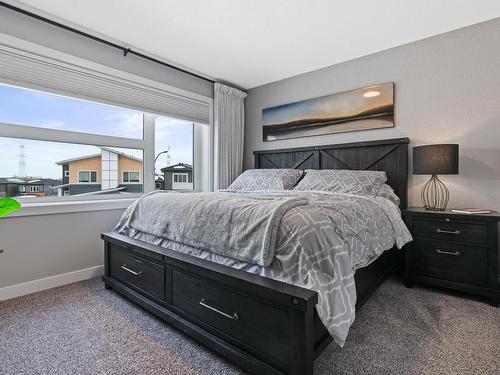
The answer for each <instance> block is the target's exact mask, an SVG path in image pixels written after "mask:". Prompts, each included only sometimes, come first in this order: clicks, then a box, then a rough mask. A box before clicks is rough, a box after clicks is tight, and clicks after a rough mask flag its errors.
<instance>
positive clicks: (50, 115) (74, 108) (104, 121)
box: [0, 85, 193, 178]
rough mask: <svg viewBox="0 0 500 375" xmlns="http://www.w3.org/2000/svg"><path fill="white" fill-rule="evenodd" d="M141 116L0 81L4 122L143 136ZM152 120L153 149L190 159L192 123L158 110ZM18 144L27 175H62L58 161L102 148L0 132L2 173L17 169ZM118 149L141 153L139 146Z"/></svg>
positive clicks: (178, 159)
mask: <svg viewBox="0 0 500 375" xmlns="http://www.w3.org/2000/svg"><path fill="white" fill-rule="evenodd" d="M142 116H143V115H142V113H141V112H138V111H132V110H128V109H123V108H118V107H113V106H109V105H104V104H99V103H93V102H88V101H83V100H77V99H72V98H67V97H63V96H57V95H51V94H46V93H41V92H37V91H31V90H27V89H21V88H17V87H12V86H5V85H0V122H4V123H11V124H19V125H30V126H36V127H44V128H51V129H60V130H71V131H78V132H86V133H95V134H103V135H113V136H119V137H126V138H135V139H141V138H142ZM155 126H156V132H155V148H156V153H159V152H160V151H163V150H166V149H167V148H168V147H169V146H170V162H171V164H176V163H181V162H182V163H188V164H192V161H193V150H192V149H193V146H192V145H193V127H192V123H191V122H189V121H185V120H179V119H173V118H168V117H163V116H158V117H157V118H156V122H155ZM21 144H22V145H24V146H25V148H24V153H25V162H26V175H27V176H34V177H45V178H61V175H62V172H61V167H60V166H58V165H56V164H55V163H56V162H57V161H59V160H64V159H71V158H75V157H80V156H85V155H92V154H97V153H99V152H100V149H98V148H97V147H95V146H92V145H89V146H85V145H76V144H66V143H55V142H44V141H33V140H26V139H12V138H1V137H0V177H11V176H14V175H18V170H19V168H18V165H19V159H20V158H19V154H20V147H19V146H20V145H21ZM119 150H120V151H122V152H125V153H128V154H130V155H133V156H136V157H140V158H142V151H141V150H130V149H119ZM166 164H167V156H166V155H161V156H160V157H159V158H158V161H157V164H156V169H157V171H158V172H159V170H160V168H162V167H164V166H166Z"/></svg>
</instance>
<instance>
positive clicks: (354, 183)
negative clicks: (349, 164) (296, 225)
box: [294, 169, 387, 195]
mask: <svg viewBox="0 0 500 375" xmlns="http://www.w3.org/2000/svg"><path fill="white" fill-rule="evenodd" d="M385 181H387V176H386V174H385V172H380V171H351V170H343V169H322V170H315V169H307V170H306V174H305V176H304V178H303V179H302V180H301V181H300V183H299V184H298V185H297V186H296V187H295V188H294V190H323V191H334V192H337V193H350V194H365V195H376V194H377V192H378V191H379V189H380V187H381V186H382V185H383V184H384V183H385Z"/></svg>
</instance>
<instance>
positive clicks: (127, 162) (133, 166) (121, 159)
mask: <svg viewBox="0 0 500 375" xmlns="http://www.w3.org/2000/svg"><path fill="white" fill-rule="evenodd" d="M124 171H134V172H135V171H139V172H141V177H140V181H141V182H140V183H141V184H142V174H143V170H142V162H140V161H137V160H134V159H130V158H127V157H125V156H122V155H119V156H118V173H119V175H118V181H119V183H120V184H121V183H123V172H124Z"/></svg>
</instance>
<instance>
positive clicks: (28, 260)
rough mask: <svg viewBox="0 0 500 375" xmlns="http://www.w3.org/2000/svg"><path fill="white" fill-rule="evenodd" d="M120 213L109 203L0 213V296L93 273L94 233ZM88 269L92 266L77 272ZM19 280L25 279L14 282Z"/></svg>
mask: <svg viewBox="0 0 500 375" xmlns="http://www.w3.org/2000/svg"><path fill="white" fill-rule="evenodd" d="M122 213H123V209H114V210H106V211H90V212H77V213H63V214H50V215H40V216H38V215H37V216H20V217H16V216H14V217H8V216H6V217H4V218H1V219H0V248H2V249H4V253H3V255H0V300H2V299H4V298H6V297H10V296H12V293H14V295H15V294H19V293H18V291H20V292H21V294H24V291H28V292H31V291H35V290H38V289H43V288H44V286H55V285H62V284H65V283H67V282H73V281H77V280H78V279H85V278H87V277H89V276H92V275H97V274H99V273H100V272H101V271H102V268H101V266H102V264H103V261H104V257H103V242H102V240H101V239H100V238H99V235H100V233H101V232H104V231H108V230H111V229H112V228H113V227H114V226H115V225H116V223H117V222H118V220H119V218H120V216H121V214H122ZM88 269H91V270H92V272H90V273H89V272H83V273H78V271H81V270H88ZM68 273H72V274H71V275H70V276H59V275H64V274H68ZM54 276H55V277H56V278H55V279H54V278H53V277H54ZM51 277H52V279H51V280H50V281H47V280H44V279H46V278H51ZM57 277H59V279H57ZM33 281H35V282H33ZM58 281H60V282H58ZM24 283H28V285H20V284H24ZM40 286H41V287H40Z"/></svg>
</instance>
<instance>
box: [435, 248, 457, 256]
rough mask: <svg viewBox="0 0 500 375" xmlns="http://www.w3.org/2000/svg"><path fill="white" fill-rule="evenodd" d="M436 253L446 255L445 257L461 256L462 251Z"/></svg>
mask: <svg viewBox="0 0 500 375" xmlns="http://www.w3.org/2000/svg"><path fill="white" fill-rule="evenodd" d="M436 253H438V254H445V255H453V256H456V257H458V256H460V251H445V250H441V249H436Z"/></svg>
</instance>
